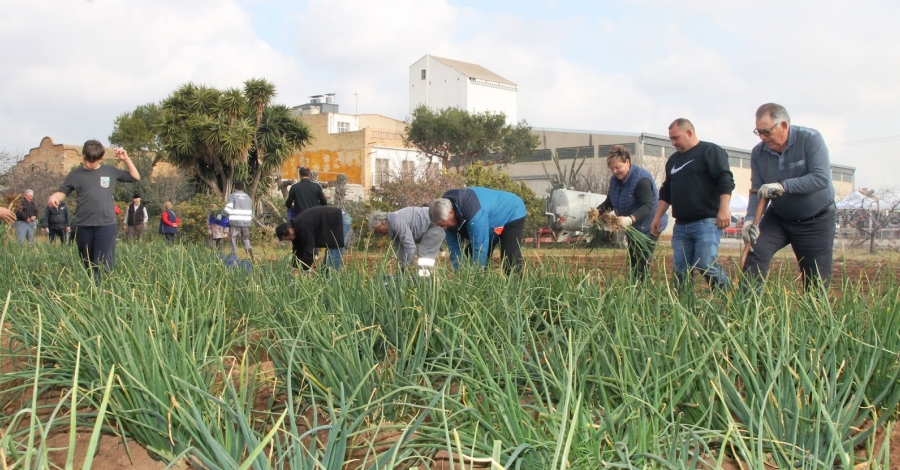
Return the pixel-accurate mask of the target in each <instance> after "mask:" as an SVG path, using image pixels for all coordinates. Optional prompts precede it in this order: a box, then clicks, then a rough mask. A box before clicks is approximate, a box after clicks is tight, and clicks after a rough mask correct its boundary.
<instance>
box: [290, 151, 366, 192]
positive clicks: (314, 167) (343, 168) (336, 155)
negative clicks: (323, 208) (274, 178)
mask: <svg viewBox="0 0 900 470" xmlns="http://www.w3.org/2000/svg"><path fill="white" fill-rule="evenodd" d="M359 155H360V151H359V150H355V149H354V150H342V151H335V150H327V149H318V150H307V151H303V152H300V153H299V154H294V155H291V156H290V158H288V160H287V161H286V162H285V164H284V165H283V166H282V167H281V177H282V178H284V179H293V180H296V179H299V178H300V176H299V174H298V170H299V169H300V167H301V166H305V167H308V168H309V169H310V170H311V171H317V172H319V180H320V181H334V180H335V179H336V178H337V175H338V174H339V173H343V174H345V175H347V178H348V179H349V181H348V182H349V183H350V184H362V161H361V160H360V158H359Z"/></svg>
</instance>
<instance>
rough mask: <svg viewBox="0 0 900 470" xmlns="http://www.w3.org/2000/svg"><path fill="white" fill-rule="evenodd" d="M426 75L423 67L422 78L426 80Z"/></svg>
mask: <svg viewBox="0 0 900 470" xmlns="http://www.w3.org/2000/svg"><path fill="white" fill-rule="evenodd" d="M425 75H426V73H425V69H422V80H425Z"/></svg>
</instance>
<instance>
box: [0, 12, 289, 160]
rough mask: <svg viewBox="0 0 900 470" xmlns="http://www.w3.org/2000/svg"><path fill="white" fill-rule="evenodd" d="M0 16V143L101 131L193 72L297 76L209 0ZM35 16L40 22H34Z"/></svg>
mask: <svg viewBox="0 0 900 470" xmlns="http://www.w3.org/2000/svg"><path fill="white" fill-rule="evenodd" d="M8 13H9V14H6V15H2V19H0V43H2V44H4V47H2V48H0V61H2V62H3V63H4V64H6V66H7V67H6V68H7V70H14V71H15V73H7V74H4V75H3V76H2V77H0V94H2V96H4V99H3V101H4V103H3V105H2V108H0V124H2V127H0V148H6V149H10V150H13V151H19V152H24V151H27V150H26V149H28V148H30V147H35V146H37V145H38V143H39V142H40V139H41V138H42V137H43V136H45V135H50V136H51V137H53V138H54V140H55V141H56V142H65V143H81V142H83V141H84V140H86V139H88V138H99V139H100V140H101V141H105V140H106V137H107V136H108V135H109V133H110V132H111V130H112V123H113V119H114V118H115V116H117V115H118V114H121V113H123V112H126V111H130V110H132V109H134V107H135V106H137V105H140V104H144V103H147V102H154V101H159V100H161V99H163V98H165V97H166V96H167V95H168V94H169V93H171V92H172V91H173V90H174V89H175V88H177V87H178V86H179V85H181V84H183V83H185V82H188V81H193V82H197V83H204V84H208V85H211V86H216V87H220V88H224V87H228V86H241V84H242V83H243V81H244V80H246V79H248V78H252V77H263V78H267V79H269V80H271V81H273V82H275V83H276V84H277V83H288V82H290V81H297V80H302V77H303V75H302V73H301V72H300V69H299V68H298V67H297V65H296V63H295V61H294V60H293V59H291V58H290V57H287V56H284V55H283V54H280V53H278V52H276V51H275V50H274V49H273V48H272V47H271V46H269V45H268V44H266V43H264V42H262V41H260V40H259V39H257V38H256V36H255V34H254V32H253V30H252V28H251V24H250V17H249V15H248V14H247V13H246V12H244V11H243V10H241V9H240V8H239V7H238V6H237V5H236V4H235V3H229V2H218V1H192V2H181V1H171V0H166V1H156V2H141V1H126V0H97V1H93V2H49V1H33V2H22V3H20V4H17V6H16V8H15V10H13V11H10V12H8ZM34 25H41V27H40V29H37V30H36V29H35V28H34Z"/></svg>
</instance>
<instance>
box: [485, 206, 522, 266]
mask: <svg viewBox="0 0 900 470" xmlns="http://www.w3.org/2000/svg"><path fill="white" fill-rule="evenodd" d="M524 239H525V217H522V218H521V219H516V220H513V221H512V222H507V223H506V225H504V226H503V232H502V233H500V236H498V237H497V238H496V239H495V240H494V243H492V244H491V248H490V250H488V260H490V259H491V255H492V254H493V252H494V246H495V245H498V244H499V245H500V263H501V265H502V266H503V271H504V272H506V274H509V273H511V272H519V271H521V270H522V264H523V259H522V241H523V240H524Z"/></svg>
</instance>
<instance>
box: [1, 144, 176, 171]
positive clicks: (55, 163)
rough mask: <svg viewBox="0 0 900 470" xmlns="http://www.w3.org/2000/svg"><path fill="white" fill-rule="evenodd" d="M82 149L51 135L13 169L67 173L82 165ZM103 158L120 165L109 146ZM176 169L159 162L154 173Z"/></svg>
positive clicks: (114, 152) (111, 163)
mask: <svg viewBox="0 0 900 470" xmlns="http://www.w3.org/2000/svg"><path fill="white" fill-rule="evenodd" d="M81 149H82V146H81V145H72V144H57V143H54V142H53V139H52V138H50V137H49V136H48V137H44V138H43V139H41V143H40V145H38V146H37V147H35V148H33V149H31V150H30V151H28V153H27V154H25V158H23V159H22V160H21V161H20V162H19V163H17V164H16V166H15V167H13V169H12V171H13V172H15V171H16V168H28V167H32V166H38V167H41V168H46V170H47V171H48V172H50V173H59V174H63V175H66V174H68V173H69V171H70V170H71V169H72V168H74V167H76V166H78V165H80V164H81V161H82V160H83V159H84V156H83V154H82V153H81ZM103 160H104V164H106V165H118V163H119V160H118V159H117V158H116V151H115V150H114V149H113V148H109V147H107V148H106V154H105V155H104V157H103ZM174 171H175V168H174V167H173V166H172V165H170V164H168V163H165V162H157V163H156V165H154V167H153V174H154V175H156V174H171V173H172V172H174Z"/></svg>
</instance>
